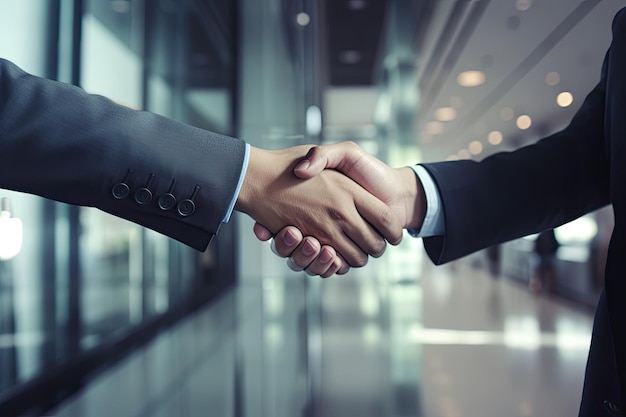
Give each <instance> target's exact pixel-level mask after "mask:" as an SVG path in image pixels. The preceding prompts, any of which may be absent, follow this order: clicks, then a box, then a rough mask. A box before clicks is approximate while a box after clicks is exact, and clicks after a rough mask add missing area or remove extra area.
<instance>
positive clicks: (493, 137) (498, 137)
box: [487, 130, 503, 146]
mask: <svg viewBox="0 0 626 417" xmlns="http://www.w3.org/2000/svg"><path fill="white" fill-rule="evenodd" d="M487 140H488V141H489V143H490V144H492V145H494V146H497V145H499V144H501V143H502V140H503V138H502V133H501V132H499V131H497V130H494V131H492V132H489V134H488V135H487Z"/></svg>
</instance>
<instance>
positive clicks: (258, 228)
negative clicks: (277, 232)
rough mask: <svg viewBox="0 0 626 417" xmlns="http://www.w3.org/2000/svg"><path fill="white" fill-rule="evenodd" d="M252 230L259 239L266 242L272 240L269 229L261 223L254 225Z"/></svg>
mask: <svg viewBox="0 0 626 417" xmlns="http://www.w3.org/2000/svg"><path fill="white" fill-rule="evenodd" d="M252 230H253V231H254V235H255V236H256V237H257V239H259V240H262V241H264V242H265V241H266V240H270V239H271V237H272V232H270V230H269V229H268V228H267V227H265V226H263V225H262V224H260V223H254V227H253V228H252Z"/></svg>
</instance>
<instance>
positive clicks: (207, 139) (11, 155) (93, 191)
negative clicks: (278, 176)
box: [0, 60, 245, 250]
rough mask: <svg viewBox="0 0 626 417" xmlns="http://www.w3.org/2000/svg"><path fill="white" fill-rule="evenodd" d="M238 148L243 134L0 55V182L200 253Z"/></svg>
mask: <svg viewBox="0 0 626 417" xmlns="http://www.w3.org/2000/svg"><path fill="white" fill-rule="evenodd" d="M244 153H245V143H244V142H243V141H241V140H238V139H235V138H231V137H228V136H223V135H219V134H216V133H212V132H208V131H205V130H202V129H198V128H195V127H192V126H188V125H185V124H182V123H178V122H176V121H173V120H170V119H167V118H164V117H161V116H158V115H155V114H152V113H148V112H143V111H137V110H132V109H129V108H127V107H124V106H121V105H118V104H115V103H114V102H112V101H111V100H109V99H107V98H105V97H102V96H97V95H90V94H87V93H85V92H84V91H83V90H81V89H80V88H77V87H74V86H71V85H67V84H63V83H59V82H55V81H50V80H45V79H42V78H38V77H35V76H32V75H29V74H27V73H25V72H23V71H21V70H20V69H19V68H17V67H16V66H15V65H13V64H11V63H10V62H8V61H5V60H0V187H2V188H6V189H11V190H15V191H21V192H26V193H31V194H36V195H40V196H43V197H47V198H51V199H54V200H58V201H62V202H66V203H70V204H77V205H83V206H92V207H97V208H99V209H101V210H104V211H106V212H108V213H111V214H113V215H116V216H119V217H122V218H125V219H128V220H130V221H133V222H135V223H138V224H140V225H143V226H146V227H149V228H151V229H153V230H156V231H158V232H160V233H163V234H165V235H168V236H170V237H172V238H174V239H177V240H179V241H181V242H183V243H186V244H188V245H190V246H192V247H194V248H196V249H198V250H204V249H206V247H207V245H208V243H209V242H210V240H211V238H212V236H213V235H215V234H216V233H217V231H218V228H219V226H220V224H221V221H222V219H223V218H224V214H225V213H226V211H227V209H228V205H229V203H230V201H231V200H232V198H233V195H234V192H235V189H236V186H237V181H238V179H239V176H240V174H241V169H242V164H243V158H244ZM169 194H171V195H169Z"/></svg>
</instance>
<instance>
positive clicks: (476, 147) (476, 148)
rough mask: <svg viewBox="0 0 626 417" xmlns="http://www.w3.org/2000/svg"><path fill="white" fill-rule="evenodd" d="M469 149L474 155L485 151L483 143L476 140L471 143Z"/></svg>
mask: <svg viewBox="0 0 626 417" xmlns="http://www.w3.org/2000/svg"><path fill="white" fill-rule="evenodd" d="M469 151H470V153H471V154H472V155H479V154H480V153H481V152H482V151H483V144H482V143H480V142H479V141H477V140H475V141H473V142H472V143H470V144H469Z"/></svg>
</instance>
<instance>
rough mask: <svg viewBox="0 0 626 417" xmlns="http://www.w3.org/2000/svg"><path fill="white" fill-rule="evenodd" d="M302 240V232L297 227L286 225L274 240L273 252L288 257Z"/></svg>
mask: <svg viewBox="0 0 626 417" xmlns="http://www.w3.org/2000/svg"><path fill="white" fill-rule="evenodd" d="M300 242H302V232H300V230H299V229H298V228H297V227H294V226H286V227H284V228H282V229H281V230H280V231H279V232H278V233H277V234H276V236H275V237H274V239H273V240H272V252H274V253H275V254H276V255H278V256H280V257H283V258H287V257H288V256H291V254H292V253H293V252H294V251H295V250H296V248H297V247H298V245H299V244H300Z"/></svg>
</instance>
